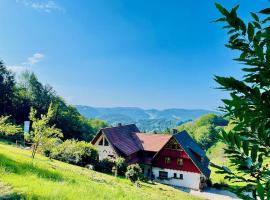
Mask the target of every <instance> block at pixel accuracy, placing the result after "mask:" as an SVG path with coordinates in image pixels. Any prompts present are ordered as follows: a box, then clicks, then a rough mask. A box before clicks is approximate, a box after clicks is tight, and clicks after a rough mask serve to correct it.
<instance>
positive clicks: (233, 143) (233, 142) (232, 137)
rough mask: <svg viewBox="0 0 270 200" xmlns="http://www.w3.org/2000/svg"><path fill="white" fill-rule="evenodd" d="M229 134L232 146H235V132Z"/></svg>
mask: <svg viewBox="0 0 270 200" xmlns="http://www.w3.org/2000/svg"><path fill="white" fill-rule="evenodd" d="M228 136H229V141H230V144H231V145H232V146H234V145H235V141H234V133H233V132H229V133H228Z"/></svg>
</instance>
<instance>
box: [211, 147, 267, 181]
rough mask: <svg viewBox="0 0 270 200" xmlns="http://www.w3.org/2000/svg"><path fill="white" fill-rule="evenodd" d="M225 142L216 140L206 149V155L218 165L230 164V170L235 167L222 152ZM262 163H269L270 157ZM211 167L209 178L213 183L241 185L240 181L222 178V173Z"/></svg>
mask: <svg viewBox="0 0 270 200" xmlns="http://www.w3.org/2000/svg"><path fill="white" fill-rule="evenodd" d="M224 148H225V144H224V143H222V142H217V143H216V144H215V145H213V146H212V147H211V148H210V149H208V151H207V156H208V157H209V159H210V161H211V162H212V163H214V164H216V165H219V166H223V165H225V166H230V168H231V169H232V170H234V169H236V168H235V167H232V166H231V165H230V161H229V159H228V158H227V157H226V155H225V154H224V150H223V149H224ZM264 163H265V164H266V163H268V164H269V165H270V158H268V159H265V160H264ZM210 169H211V180H212V182H213V183H226V184H228V185H231V186H241V183H231V182H230V181H229V180H227V179H224V176H225V175H224V174H218V173H216V171H217V169H215V168H214V167H210Z"/></svg>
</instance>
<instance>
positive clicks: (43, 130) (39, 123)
mask: <svg viewBox="0 0 270 200" xmlns="http://www.w3.org/2000/svg"><path fill="white" fill-rule="evenodd" d="M53 114H54V111H53V108H52V104H51V105H50V106H49V109H48V112H47V114H46V115H41V116H40V118H37V116H36V115H37V111H36V110H34V109H31V112H30V116H29V118H30V120H31V122H32V131H31V132H30V137H31V141H32V142H33V144H32V158H33V159H34V158H35V155H36V152H37V150H38V148H39V146H40V145H46V144H47V143H48V142H49V143H51V141H50V140H54V138H58V137H61V136H62V132H61V130H59V129H57V128H55V126H50V125H49V122H50V120H51V118H52V117H53Z"/></svg>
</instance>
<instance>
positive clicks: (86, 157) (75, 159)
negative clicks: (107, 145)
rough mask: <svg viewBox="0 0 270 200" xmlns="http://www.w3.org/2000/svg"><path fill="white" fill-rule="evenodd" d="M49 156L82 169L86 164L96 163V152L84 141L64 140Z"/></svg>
mask: <svg viewBox="0 0 270 200" xmlns="http://www.w3.org/2000/svg"><path fill="white" fill-rule="evenodd" d="M51 156H52V158H54V159H57V160H60V161H63V162H67V163H70V164H75V165H79V166H83V167H84V166H86V165H88V164H91V165H96V164H97V162H98V151H97V150H96V149H95V147H94V146H93V145H91V144H90V143H87V142H84V141H75V140H66V141H65V142H63V143H62V144H60V145H58V146H56V147H55V148H54V149H53V152H52V154H51Z"/></svg>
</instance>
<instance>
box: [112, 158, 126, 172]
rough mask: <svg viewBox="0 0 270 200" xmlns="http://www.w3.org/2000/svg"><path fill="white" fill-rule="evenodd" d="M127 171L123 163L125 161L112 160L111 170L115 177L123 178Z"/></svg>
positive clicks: (122, 159)
mask: <svg viewBox="0 0 270 200" xmlns="http://www.w3.org/2000/svg"><path fill="white" fill-rule="evenodd" d="M126 170H127V165H126V163H125V159H124V158H121V157H118V158H116V159H115V160H114V166H113V168H112V172H113V173H114V174H115V176H118V175H120V176H124V175H125V173H126Z"/></svg>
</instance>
